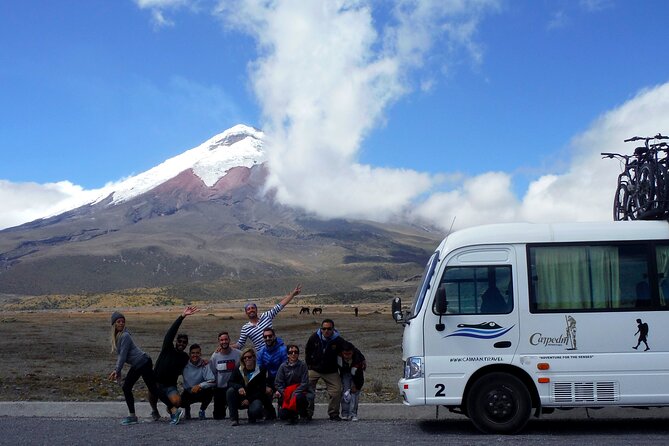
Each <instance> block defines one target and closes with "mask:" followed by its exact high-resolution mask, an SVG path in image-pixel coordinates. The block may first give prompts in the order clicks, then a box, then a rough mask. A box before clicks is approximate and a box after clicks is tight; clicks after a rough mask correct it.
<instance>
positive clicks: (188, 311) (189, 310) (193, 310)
mask: <svg viewBox="0 0 669 446" xmlns="http://www.w3.org/2000/svg"><path fill="white" fill-rule="evenodd" d="M198 311H199V310H198V309H197V307H196V306H195V305H189V306H187V307H186V309H184V312H183V313H181V315H182V316H183V317H186V316H190V315H191V314H195V313H197V312H198Z"/></svg>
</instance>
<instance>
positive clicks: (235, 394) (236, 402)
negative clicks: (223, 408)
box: [227, 387, 265, 422]
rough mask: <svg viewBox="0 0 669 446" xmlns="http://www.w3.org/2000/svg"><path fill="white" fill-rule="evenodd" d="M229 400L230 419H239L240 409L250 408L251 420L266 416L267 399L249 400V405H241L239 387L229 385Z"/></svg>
mask: <svg viewBox="0 0 669 446" xmlns="http://www.w3.org/2000/svg"><path fill="white" fill-rule="evenodd" d="M227 394H228V395H227V400H228V404H229V405H230V419H232V420H238V419H239V411H240V410H243V409H248V414H249V421H250V422H253V421H256V420H262V419H263V418H264V416H265V401H264V399H255V400H253V399H252V400H249V405H248V407H241V403H242V397H241V396H240V395H239V391H238V389H234V388H232V387H228V392H227Z"/></svg>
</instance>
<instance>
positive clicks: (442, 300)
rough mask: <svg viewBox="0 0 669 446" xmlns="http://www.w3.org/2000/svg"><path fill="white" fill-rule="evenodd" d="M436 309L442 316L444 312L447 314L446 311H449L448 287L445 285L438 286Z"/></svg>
mask: <svg viewBox="0 0 669 446" xmlns="http://www.w3.org/2000/svg"><path fill="white" fill-rule="evenodd" d="M434 309H435V310H436V312H437V314H438V315H440V316H441V315H442V314H446V312H447V311H448V301H447V300H446V288H445V287H443V286H440V287H439V288H437V296H436V301H435V305H434Z"/></svg>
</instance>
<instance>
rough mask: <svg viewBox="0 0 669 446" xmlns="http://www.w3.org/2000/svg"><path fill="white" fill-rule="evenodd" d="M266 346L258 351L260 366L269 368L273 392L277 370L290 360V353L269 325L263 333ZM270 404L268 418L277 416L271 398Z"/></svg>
mask: <svg viewBox="0 0 669 446" xmlns="http://www.w3.org/2000/svg"><path fill="white" fill-rule="evenodd" d="M262 337H263V341H264V342H265V346H264V347H263V348H262V349H261V350H260V353H258V366H260V367H261V368H263V369H265V370H267V387H269V388H270V389H272V393H274V392H276V386H275V385H274V380H275V379H276V372H277V371H278V370H279V367H280V366H281V364H283V363H284V362H286V360H288V353H287V351H286V345H285V344H284V343H283V340H282V339H281V338H278V337H277V336H276V332H275V331H274V329H273V328H271V327H268V328H265V329H264V330H263V333H262ZM267 401H269V406H268V407H265V411H266V412H267V418H268V419H274V418H276V413H275V411H274V407H273V406H272V401H271V398H270V399H268V400H267Z"/></svg>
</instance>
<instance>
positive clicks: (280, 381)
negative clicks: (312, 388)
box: [274, 359, 309, 395]
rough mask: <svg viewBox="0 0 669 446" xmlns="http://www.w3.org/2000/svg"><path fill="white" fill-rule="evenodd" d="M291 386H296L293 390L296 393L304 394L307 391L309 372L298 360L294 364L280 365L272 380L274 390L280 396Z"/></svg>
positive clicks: (285, 363)
mask: <svg viewBox="0 0 669 446" xmlns="http://www.w3.org/2000/svg"><path fill="white" fill-rule="evenodd" d="M293 384H297V385H298V387H297V389H295V392H296V393H306V392H307V391H308V390H309V370H308V369H307V365H306V364H305V363H304V362H303V361H301V360H299V359H298V360H297V361H296V362H295V364H290V363H289V362H288V361H286V362H284V363H283V364H281V367H279V370H278V371H277V372H276V379H275V380H274V385H275V386H276V390H278V391H279V393H281V394H282V395H283V393H284V391H285V390H286V388H287V387H288V386H290V385H293Z"/></svg>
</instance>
